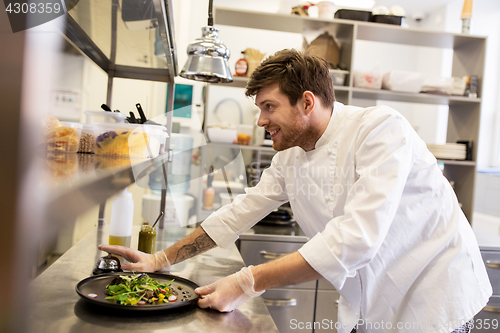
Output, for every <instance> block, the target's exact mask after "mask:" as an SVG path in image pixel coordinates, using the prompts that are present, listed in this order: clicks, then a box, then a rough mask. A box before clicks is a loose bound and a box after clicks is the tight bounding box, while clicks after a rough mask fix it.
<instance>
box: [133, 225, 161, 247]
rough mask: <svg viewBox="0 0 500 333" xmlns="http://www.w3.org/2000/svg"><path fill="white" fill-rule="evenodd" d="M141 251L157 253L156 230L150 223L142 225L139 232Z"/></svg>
mask: <svg viewBox="0 0 500 333" xmlns="http://www.w3.org/2000/svg"><path fill="white" fill-rule="evenodd" d="M137 249H138V250H139V251H142V252H144V253H150V254H153V253H155V250H156V230H155V229H154V228H153V227H152V226H150V225H147V224H145V225H142V226H141V231H140V232H139V245H138V247H137Z"/></svg>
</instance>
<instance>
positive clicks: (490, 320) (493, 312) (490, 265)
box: [472, 250, 500, 333]
mask: <svg viewBox="0 0 500 333" xmlns="http://www.w3.org/2000/svg"><path fill="white" fill-rule="evenodd" d="M481 255H482V257H483V260H484V263H485V265H486V271H487V272H488V277H489V278H490V282H491V286H492V287H493V296H492V297H490V300H489V302H488V304H487V305H486V306H485V307H484V308H483V310H481V312H479V313H478V314H477V315H476V316H475V317H474V328H473V329H472V332H474V333H479V332H490V333H492V332H499V331H500V251H484V250H482V251H481Z"/></svg>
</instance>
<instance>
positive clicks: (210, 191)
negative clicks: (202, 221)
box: [203, 173, 215, 210]
mask: <svg viewBox="0 0 500 333" xmlns="http://www.w3.org/2000/svg"><path fill="white" fill-rule="evenodd" d="M213 180H214V174H213V173H210V174H208V176H207V189H206V190H205V191H204V192H203V209H205V210H211V209H212V208H213V205H214V196H215V190H214V188H213V187H212V182H213Z"/></svg>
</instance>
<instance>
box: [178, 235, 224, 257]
mask: <svg viewBox="0 0 500 333" xmlns="http://www.w3.org/2000/svg"><path fill="white" fill-rule="evenodd" d="M215 246H216V244H215V242H214V241H213V240H212V238H210V236H209V235H207V234H206V233H203V234H201V235H199V236H198V237H196V239H195V240H194V242H193V243H191V244H186V245H183V246H182V247H181V248H180V249H179V251H177V254H176V256H175V260H174V262H173V263H172V264H176V263H178V262H181V261H184V260H186V259H189V258H191V257H194V256H195V255H197V254H200V253H202V252H205V251H208V250H210V249H212V248H214V247H215Z"/></svg>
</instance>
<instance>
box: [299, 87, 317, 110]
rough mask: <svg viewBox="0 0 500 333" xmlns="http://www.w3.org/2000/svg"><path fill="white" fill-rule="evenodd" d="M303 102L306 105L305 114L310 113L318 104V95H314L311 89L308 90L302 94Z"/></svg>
mask: <svg viewBox="0 0 500 333" xmlns="http://www.w3.org/2000/svg"><path fill="white" fill-rule="evenodd" d="M302 103H303V107H304V111H305V114H306V115H308V114H309V113H311V111H312V110H313V109H314V106H315V105H316V95H314V94H313V93H312V92H311V91H309V90H306V91H304V93H303V94H302Z"/></svg>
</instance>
